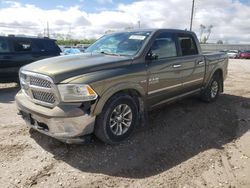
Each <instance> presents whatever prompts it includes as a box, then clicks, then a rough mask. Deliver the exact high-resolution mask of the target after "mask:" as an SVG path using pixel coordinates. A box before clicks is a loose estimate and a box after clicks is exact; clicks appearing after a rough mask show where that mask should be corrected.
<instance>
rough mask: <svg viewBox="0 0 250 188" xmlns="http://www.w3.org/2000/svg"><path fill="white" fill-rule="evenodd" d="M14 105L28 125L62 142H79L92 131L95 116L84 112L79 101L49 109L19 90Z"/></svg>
mask: <svg viewBox="0 0 250 188" xmlns="http://www.w3.org/2000/svg"><path fill="white" fill-rule="evenodd" d="M16 105H17V108H18V110H19V114H20V115H21V116H22V118H23V119H24V120H25V122H26V124H27V125H28V126H29V127H31V128H33V129H35V130H37V131H39V132H41V133H43V134H46V135H48V136H51V137H53V138H56V139H58V140H60V141H62V142H66V143H81V142H83V141H84V137H83V136H84V135H88V134H91V133H93V131H94V125H95V116H91V115H89V114H87V113H85V112H84V111H83V110H82V109H81V108H80V106H81V104H80V103H76V104H62V105H58V106H56V107H54V108H53V109H50V108H46V107H43V106H40V105H37V104H34V103H33V102H31V101H30V100H29V99H28V98H27V97H26V96H25V95H24V94H23V93H22V92H19V93H18V94H17V95H16Z"/></svg>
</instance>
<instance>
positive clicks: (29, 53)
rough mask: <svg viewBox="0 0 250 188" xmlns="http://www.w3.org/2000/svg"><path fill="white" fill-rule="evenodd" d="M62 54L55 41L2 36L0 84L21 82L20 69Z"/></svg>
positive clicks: (0, 39) (0, 40)
mask: <svg viewBox="0 0 250 188" xmlns="http://www.w3.org/2000/svg"><path fill="white" fill-rule="evenodd" d="M60 52H61V50H60V48H59V47H58V46H57V44H56V42H55V40H53V39H49V38H32V37H17V36H0V83H6V82H19V81H18V71H19V69H20V67H22V66H24V65H27V64H29V63H32V62H34V61H38V60H41V59H44V58H49V57H53V56H58V55H60Z"/></svg>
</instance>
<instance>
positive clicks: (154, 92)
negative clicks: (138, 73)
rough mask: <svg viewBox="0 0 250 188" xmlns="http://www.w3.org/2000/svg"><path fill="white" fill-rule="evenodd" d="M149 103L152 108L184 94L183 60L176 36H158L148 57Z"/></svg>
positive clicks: (169, 34) (162, 34)
mask: <svg viewBox="0 0 250 188" xmlns="http://www.w3.org/2000/svg"><path fill="white" fill-rule="evenodd" d="M147 57H148V58H147V59H149V60H148V62H147V65H148V101H149V105H150V106H151V107H153V106H155V105H157V104H159V103H161V102H162V101H165V100H167V99H169V98H172V97H174V96H177V95H179V94H181V92H182V89H183V87H182V75H181V71H182V70H181V63H180V61H181V59H180V58H179V57H178V50H177V41H176V37H175V35H174V34H171V33H168V32H163V33H160V34H158V36H156V38H155V40H154V42H153V45H152V46H151V49H150V52H149V54H148V56H147Z"/></svg>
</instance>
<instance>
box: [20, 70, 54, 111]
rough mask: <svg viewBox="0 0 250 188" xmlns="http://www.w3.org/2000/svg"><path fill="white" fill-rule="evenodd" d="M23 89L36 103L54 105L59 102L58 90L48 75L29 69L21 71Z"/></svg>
mask: <svg viewBox="0 0 250 188" xmlns="http://www.w3.org/2000/svg"><path fill="white" fill-rule="evenodd" d="M20 83H21V86H22V91H23V92H24V93H25V94H26V96H28V97H29V98H30V99H31V100H32V101H33V102H34V103H37V104H40V105H44V106H49V107H53V106H55V105H56V104H57V103H58V101H59V100H58V92H57V89H56V87H55V85H54V83H53V81H52V79H51V78H50V77H48V76H46V75H41V74H37V73H32V72H28V71H21V72H20Z"/></svg>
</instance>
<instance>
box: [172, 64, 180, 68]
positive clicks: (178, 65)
mask: <svg viewBox="0 0 250 188" xmlns="http://www.w3.org/2000/svg"><path fill="white" fill-rule="evenodd" d="M180 67H181V65H180V64H175V65H173V68H180Z"/></svg>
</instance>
